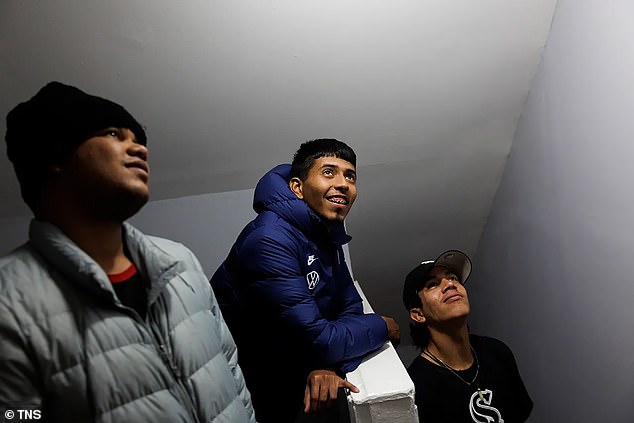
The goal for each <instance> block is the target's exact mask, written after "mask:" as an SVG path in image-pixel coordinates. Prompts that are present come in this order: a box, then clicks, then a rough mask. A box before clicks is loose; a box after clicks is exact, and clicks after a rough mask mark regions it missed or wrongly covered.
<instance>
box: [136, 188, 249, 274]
mask: <svg viewBox="0 0 634 423" xmlns="http://www.w3.org/2000/svg"><path fill="white" fill-rule="evenodd" d="M253 191H254V190H252V189H248V190H242V191H231V192H220V193H215V194H203V195H195V196H190V197H181V198H175V199H170V200H160V201H152V202H150V203H149V204H147V205H146V206H145V207H144V208H143V209H142V210H141V212H140V213H139V214H137V215H136V216H134V217H133V218H132V219H130V222H131V223H132V224H133V225H135V226H136V227H138V228H139V229H141V230H142V231H143V232H145V233H148V234H152V235H158V236H161V237H164V238H168V239H172V240H174V241H178V242H182V243H183V244H185V245H186V246H187V247H188V248H189V249H191V250H192V251H193V252H194V254H196V256H197V257H198V260H200V262H201V264H202V265H203V267H204V269H205V272H206V273H207V276H210V277H211V275H212V274H213V272H215V271H216V269H217V268H218V266H219V265H220V263H222V261H223V260H224V259H225V257H226V256H227V253H228V252H229V249H230V248H231V246H232V245H233V243H234V241H235V240H236V237H237V236H238V234H239V233H240V231H241V230H242V228H243V227H244V225H246V224H247V222H249V221H250V220H251V219H253V217H254V216H255V212H254V211H253V207H252V202H253Z"/></svg>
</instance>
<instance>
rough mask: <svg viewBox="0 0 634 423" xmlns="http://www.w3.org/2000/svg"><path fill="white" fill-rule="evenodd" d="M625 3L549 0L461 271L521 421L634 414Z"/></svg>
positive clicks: (632, 47)
mask: <svg viewBox="0 0 634 423" xmlns="http://www.w3.org/2000/svg"><path fill="white" fill-rule="evenodd" d="M632 16H634V2H632V1H631V0H613V1H610V2H605V1H602V0H574V1H573V0H560V1H559V4H558V9H557V11H556V14H555V19H554V22H553V27H552V30H551V33H550V37H549V41H548V44H547V48H546V50H545V53H544V57H543V63H542V65H541V68H540V70H539V73H538V75H537V77H536V79H535V81H534V82H533V86H532V88H531V93H530V96H529V99H528V102H527V105H526V107H525V110H524V112H523V116H522V118H521V120H520V124H519V127H518V131H517V134H516V137H515V141H514V144H513V147H512V150H511V155H510V158H509V161H508V164H507V168H506V170H505V174H504V177H503V179H502V184H501V186H500V189H499V191H498V194H497V197H496V200H495V202H494V206H493V209H492V213H491V216H490V218H489V220H488V224H487V226H486V229H485V231H484V234H483V237H482V239H481V241H480V245H479V249H478V254H477V257H476V260H475V265H474V275H473V279H472V280H471V281H470V283H469V287H470V294H471V299H472V303H473V308H474V315H473V321H472V328H473V329H474V332H479V333H484V334H489V335H493V336H497V337H500V338H501V339H503V340H505V341H506V342H507V343H508V344H509V345H510V346H511V347H512V349H513V350H514V351H515V353H516V357H517V359H518V361H519V363H520V369H521V371H522V374H523V376H524V379H525V381H526V383H527V387H528V389H529V391H530V393H531V395H532V397H533V399H534V401H535V409H534V412H533V417H532V419H531V421H532V422H611V423H617V422H624V423H625V422H627V423H631V422H632V421H634V401H633V399H634V336H633V332H634V307H632V303H633V301H634V273H633V271H632V269H633V264H634V190H633V189H632V185H633V181H634V166H632V164H631V162H632V157H633V156H634V142H633V141H632V140H633V138H634V119H633V118H632V113H633V111H634V41H633V40H634V25H632Z"/></svg>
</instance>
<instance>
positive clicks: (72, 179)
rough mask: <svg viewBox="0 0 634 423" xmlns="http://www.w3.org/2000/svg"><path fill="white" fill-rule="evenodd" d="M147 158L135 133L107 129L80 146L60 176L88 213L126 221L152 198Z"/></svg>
mask: <svg viewBox="0 0 634 423" xmlns="http://www.w3.org/2000/svg"><path fill="white" fill-rule="evenodd" d="M147 155H148V150H147V148H146V147H145V145H142V144H138V143H137V142H136V137H135V135H134V133H133V132H132V131H130V130H129V129H125V128H107V129H104V130H102V131H99V132H97V133H96V134H95V135H94V136H93V137H91V138H89V139H87V140H86V141H84V142H83V143H82V144H80V145H79V146H78V147H77V148H76V149H75V150H74V151H73V153H72V154H71V155H70V156H69V157H68V159H67V160H65V161H64V163H63V164H61V165H60V166H59V167H58V171H57V173H58V174H59V177H60V178H61V179H60V182H61V183H62V184H65V185H66V186H67V187H68V190H69V191H70V192H72V193H73V197H74V198H76V199H78V200H79V204H81V205H82V208H83V209H84V210H86V211H87V212H88V213H90V214H91V215H93V216H94V217H103V218H114V219H117V220H125V219H127V218H128V217H130V216H132V215H133V214H134V213H136V212H137V211H138V210H139V209H140V208H141V207H142V206H143V205H144V204H145V203H146V202H147V200H148V198H149V187H148V182H149V177H150V168H149V165H148V163H147Z"/></svg>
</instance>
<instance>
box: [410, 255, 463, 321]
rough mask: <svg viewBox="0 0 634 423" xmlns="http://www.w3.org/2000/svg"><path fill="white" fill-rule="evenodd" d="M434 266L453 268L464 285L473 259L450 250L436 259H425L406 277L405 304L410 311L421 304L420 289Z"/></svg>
mask: <svg viewBox="0 0 634 423" xmlns="http://www.w3.org/2000/svg"><path fill="white" fill-rule="evenodd" d="M434 266H443V267H446V268H447V269H449V270H451V271H452V272H453V273H455V274H456V276H458V279H460V282H461V283H462V284H463V285H464V284H465V283H466V282H467V279H468V278H469V274H470V273H471V259H470V258H469V256H467V255H466V254H465V253H463V252H462V251H458V250H448V251H445V252H444V253H442V254H441V255H439V256H438V258H437V259H436V260H427V261H423V262H422V263H421V264H419V265H418V266H416V267H415V268H414V269H413V270H412V271H411V272H409V273H408V274H407V276H406V277H405V284H404V285H403V304H404V305H405V308H406V309H407V310H408V311H409V310H411V309H413V308H416V307H418V306H420V299H419V298H418V291H420V289H421V288H422V287H423V284H424V283H425V282H426V281H427V278H428V277H429V273H430V272H431V270H432V269H433V268H434Z"/></svg>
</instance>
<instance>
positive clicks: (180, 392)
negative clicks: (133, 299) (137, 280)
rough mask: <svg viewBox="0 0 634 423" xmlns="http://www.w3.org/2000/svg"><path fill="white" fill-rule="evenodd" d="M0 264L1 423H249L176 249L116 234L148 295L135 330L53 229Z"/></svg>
mask: <svg viewBox="0 0 634 423" xmlns="http://www.w3.org/2000/svg"><path fill="white" fill-rule="evenodd" d="M29 235H30V242H28V243H27V244H25V245H24V246H22V247H20V248H18V249H17V250H15V251H13V252H12V253H11V254H10V255H9V256H7V257H4V258H2V259H0V412H2V413H4V410H5V409H11V410H13V411H14V413H15V416H16V418H17V417H18V411H17V410H18V409H38V410H39V412H40V413H41V418H42V420H44V421H60V422H93V421H95V422H117V423H118V422H135V423H136V422H152V423H156V422H169V423H176V422H196V423H200V422H215V423H221V422H222V423H225V422H226V423H238V422H254V421H255V417H254V414H253V408H252V406H251V399H250V396H249V392H248V391H247V388H246V386H245V383H244V379H243V377H242V372H241V370H240V367H239V366H238V364H237V352H236V347H235V344H234V342H233V339H232V337H231V335H230V333H229V331H228V329H227V326H226V325H225V322H224V320H223V318H222V315H221V314H220V311H219V309H218V304H217V302H216V299H215V297H214V295H213V293H212V291H211V288H210V286H209V283H208V281H207V278H206V277H205V274H204V272H203V270H202V268H201V266H200V264H199V263H198V261H197V260H196V258H195V257H194V255H193V254H192V253H191V252H190V251H189V250H188V249H186V248H185V247H183V246H182V245H180V244H177V243H174V242H171V241H168V240H164V239H160V238H154V237H150V236H145V235H143V234H142V233H141V232H139V231H138V230H136V229H135V228H133V227H132V226H130V225H128V224H124V237H125V242H126V246H127V248H128V251H129V254H130V257H131V259H132V261H133V262H134V264H135V265H136V267H137V269H138V270H139V272H141V274H143V275H144V276H145V277H146V279H147V280H148V281H149V283H150V289H149V291H148V313H147V318H146V319H145V321H144V320H142V319H141V317H140V316H139V315H138V314H137V313H136V312H135V311H134V310H132V309H130V308H128V307H125V306H123V305H122V304H121V303H120V302H119V300H118V299H117V297H116V295H115V294H114V291H113V289H112V286H111V283H110V282H109V280H108V277H107V275H106V274H105V273H104V271H103V270H102V269H101V267H99V265H97V263H96V262H95V261H94V260H92V259H91V258H90V257H89V256H88V255H86V253H84V252H83V251H82V250H81V249H79V248H78V247H77V246H76V245H75V244H74V243H73V242H72V241H71V240H70V239H68V238H67V237H66V236H65V235H64V234H63V233H62V232H61V231H60V230H59V229H58V228H57V227H55V226H53V225H51V224H49V223H45V222H41V221H36V220H34V221H32V222H31V227H30V234H29Z"/></svg>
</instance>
